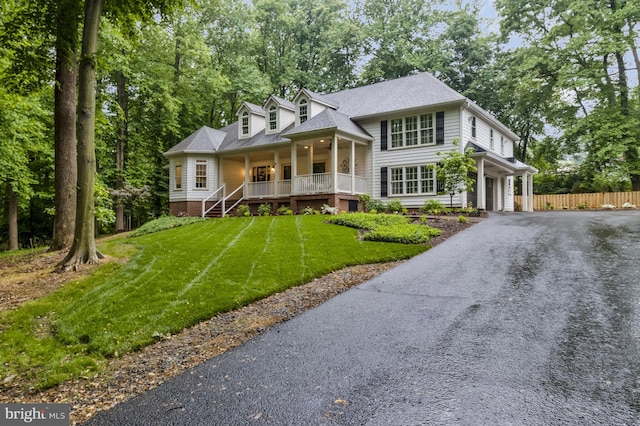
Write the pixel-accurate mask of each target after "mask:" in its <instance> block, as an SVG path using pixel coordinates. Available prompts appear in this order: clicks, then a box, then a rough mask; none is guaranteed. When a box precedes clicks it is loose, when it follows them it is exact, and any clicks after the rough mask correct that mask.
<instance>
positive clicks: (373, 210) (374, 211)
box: [369, 209, 378, 214]
mask: <svg viewBox="0 0 640 426" xmlns="http://www.w3.org/2000/svg"><path fill="white" fill-rule="evenodd" d="M369 214H378V210H376V209H371V210H369Z"/></svg>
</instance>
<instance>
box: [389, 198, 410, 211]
mask: <svg viewBox="0 0 640 426" xmlns="http://www.w3.org/2000/svg"><path fill="white" fill-rule="evenodd" d="M385 210H386V211H387V212H388V213H396V214H407V209H406V208H404V207H403V206H402V203H401V202H400V201H397V200H394V201H390V202H389V204H387V208H386V209H385Z"/></svg>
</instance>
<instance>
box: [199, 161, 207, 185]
mask: <svg viewBox="0 0 640 426" xmlns="http://www.w3.org/2000/svg"><path fill="white" fill-rule="evenodd" d="M206 187H207V162H206V161H202V160H198V161H196V188H206Z"/></svg>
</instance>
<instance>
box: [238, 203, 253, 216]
mask: <svg viewBox="0 0 640 426" xmlns="http://www.w3.org/2000/svg"><path fill="white" fill-rule="evenodd" d="M236 214H237V215H238V216H251V210H250V209H249V206H247V205H246V204H240V205H239V206H238V208H237V209H236Z"/></svg>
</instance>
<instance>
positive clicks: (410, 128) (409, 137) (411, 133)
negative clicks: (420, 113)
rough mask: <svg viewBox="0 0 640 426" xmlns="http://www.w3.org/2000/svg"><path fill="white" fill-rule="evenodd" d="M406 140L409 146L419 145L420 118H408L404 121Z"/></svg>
mask: <svg viewBox="0 0 640 426" xmlns="http://www.w3.org/2000/svg"><path fill="white" fill-rule="evenodd" d="M404 127H405V132H404V134H405V140H406V142H407V146H414V145H418V117H417V116H415V115H414V116H413V117H407V118H405V119H404Z"/></svg>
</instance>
